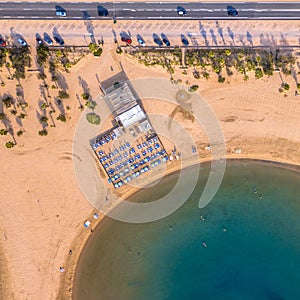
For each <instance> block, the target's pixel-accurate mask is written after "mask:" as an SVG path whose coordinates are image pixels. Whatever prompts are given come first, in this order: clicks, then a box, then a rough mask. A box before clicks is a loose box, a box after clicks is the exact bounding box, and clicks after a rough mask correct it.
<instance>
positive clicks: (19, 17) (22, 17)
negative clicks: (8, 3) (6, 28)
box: [17, 16, 25, 19]
mask: <svg viewBox="0 0 300 300" xmlns="http://www.w3.org/2000/svg"><path fill="white" fill-rule="evenodd" d="M17 18H18V19H24V18H25V17H24V16H17Z"/></svg>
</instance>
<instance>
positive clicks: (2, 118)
mask: <svg viewBox="0 0 300 300" xmlns="http://www.w3.org/2000/svg"><path fill="white" fill-rule="evenodd" d="M4 119H5V113H4V112H0V120H4Z"/></svg>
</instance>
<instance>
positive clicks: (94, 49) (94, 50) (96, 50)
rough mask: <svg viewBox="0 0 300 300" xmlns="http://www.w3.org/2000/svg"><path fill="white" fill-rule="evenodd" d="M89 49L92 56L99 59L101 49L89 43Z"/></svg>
mask: <svg viewBox="0 0 300 300" xmlns="http://www.w3.org/2000/svg"><path fill="white" fill-rule="evenodd" d="M89 49H90V51H91V52H92V53H93V54H94V56H97V57H100V56H101V54H102V52H103V50H102V48H101V47H99V46H98V45H97V44H96V43H90V44H89Z"/></svg>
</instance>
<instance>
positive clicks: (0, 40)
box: [0, 36, 6, 47]
mask: <svg viewBox="0 0 300 300" xmlns="http://www.w3.org/2000/svg"><path fill="white" fill-rule="evenodd" d="M0 46H1V47H5V46H6V42H5V41H4V39H3V37H2V36H0Z"/></svg>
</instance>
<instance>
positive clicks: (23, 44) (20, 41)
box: [18, 38, 27, 47]
mask: <svg viewBox="0 0 300 300" xmlns="http://www.w3.org/2000/svg"><path fill="white" fill-rule="evenodd" d="M18 43H19V44H21V45H22V46H23V47H25V46H27V43H26V42H25V41H24V40H23V39H22V38H18Z"/></svg>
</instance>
